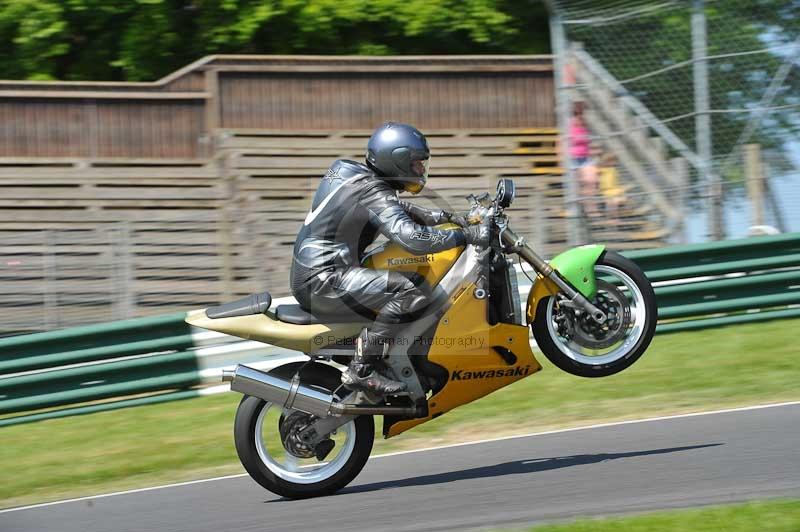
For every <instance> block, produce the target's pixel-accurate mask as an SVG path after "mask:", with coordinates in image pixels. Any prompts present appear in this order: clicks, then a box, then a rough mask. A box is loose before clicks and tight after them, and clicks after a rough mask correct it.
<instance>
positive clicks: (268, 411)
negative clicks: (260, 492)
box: [234, 364, 375, 499]
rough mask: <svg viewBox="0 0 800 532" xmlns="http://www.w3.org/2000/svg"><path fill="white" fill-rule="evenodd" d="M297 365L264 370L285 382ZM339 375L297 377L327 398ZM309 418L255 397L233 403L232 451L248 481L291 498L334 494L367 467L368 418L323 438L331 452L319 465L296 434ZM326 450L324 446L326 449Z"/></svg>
mask: <svg viewBox="0 0 800 532" xmlns="http://www.w3.org/2000/svg"><path fill="white" fill-rule="evenodd" d="M299 367H300V364H287V365H286V366H280V367H278V368H275V369H274V370H272V371H270V373H277V374H279V375H280V376H282V377H284V378H291V376H292V375H294V373H295V372H296V371H297V369H298V368H299ZM340 375H341V374H340V372H339V371H338V370H336V369H335V368H333V367H331V366H327V365H324V364H309V365H308V366H306V367H305V368H304V369H303V372H302V374H301V378H302V382H303V384H305V385H308V386H312V387H319V388H321V389H324V390H325V391H327V392H328V393H332V392H333V391H335V390H336V388H338V387H339V384H340V381H339V378H340ZM314 419H316V418H315V417H314V416H312V415H310V414H306V413H305V412H300V411H298V410H289V409H284V408H282V407H280V406H278V405H275V404H273V403H270V402H267V401H264V400H262V399H259V398H257V397H249V396H246V397H244V398H243V399H242V401H241V403H239V409H238V410H237V411H236V421H235V424H234V440H235V443H236V452H237V453H238V454H239V459H240V460H241V462H242V465H243V466H244V468H245V470H246V471H247V472H248V473H249V474H250V476H251V477H252V478H253V480H255V481H256V482H258V483H259V484H261V486H263V487H264V488H266V489H268V490H269V491H271V492H273V493H275V494H277V495H281V496H283V497H288V498H291V499H303V498H308V497H318V496H321V495H329V494H331V493H334V492H336V491H338V490H340V489H341V488H343V487H344V486H346V485H347V484H349V483H350V482H351V481H352V480H353V479H354V478H355V477H356V476H357V475H358V474H359V473H360V472H361V469H362V468H363V467H364V465H365V464H366V462H367V459H368V458H369V455H370V452H371V451H372V444H373V440H374V438H375V425H374V422H373V420H372V416H359V417H357V418H355V419H354V420H352V421H350V422H348V423H346V424H344V425H342V426H341V427H339V428H338V429H337V430H336V431H335V432H334V433H332V434H331V435H329V439H330V440H331V441H332V443H333V448H332V449H331V450H330V452H329V453H328V454H327V456H326V457H325V458H324V459H323V460H321V461H320V460H318V459H317V457H316V455H315V449H312V448H310V447H309V446H308V445H305V444H304V443H303V442H302V441H301V440H300V439H299V438H298V437H296V436H297V433H298V432H299V431H301V430H302V429H303V428H304V427H306V426H308V424H309V423H311V422H312V421H313V420H314ZM328 445H330V444H328Z"/></svg>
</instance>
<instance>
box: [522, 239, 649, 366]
mask: <svg viewBox="0 0 800 532" xmlns="http://www.w3.org/2000/svg"><path fill="white" fill-rule="evenodd" d="M595 275H596V276H597V278H598V294H597V295H596V296H595V298H594V301H593V303H594V304H595V305H598V306H600V305H599V304H600V303H602V304H603V305H605V306H606V307H607V310H608V311H610V312H607V313H608V314H609V316H610V317H612V318H613V319H614V320H616V322H615V323H616V325H617V326H618V329H617V330H616V331H609V330H602V327H598V326H596V325H595V324H594V323H593V322H590V321H588V320H589V319H590V318H588V317H580V316H576V315H575V314H574V313H573V311H571V310H570V309H568V308H565V307H561V306H559V304H558V301H557V299H556V298H554V297H547V298H542V299H541V300H540V301H539V304H538V306H537V308H536V317H535V319H534V321H533V323H532V324H531V328H532V329H533V336H534V338H535V339H536V343H537V344H538V345H539V349H541V350H542V353H544V355H545V356H546V357H547V358H548V359H549V360H550V362H552V363H553V364H555V365H556V366H557V367H558V368H560V369H562V370H564V371H566V372H568V373H571V374H573V375H577V376H579V377H606V376H608V375H613V374H615V373H619V372H620V371H622V370H624V369H626V368H628V367H630V366H631V365H632V364H633V363H634V362H636V361H637V360H638V359H639V357H641V356H642V354H644V352H645V350H646V349H647V347H648V346H649V345H650V341H651V340H652V339H653V335H654V334H655V329H656V321H657V319H658V306H657V304H656V296H655V293H654V292H653V287H652V285H651V284H650V281H649V280H648V279H647V277H646V276H645V274H644V272H642V270H641V268H639V266H637V265H636V263H634V262H633V261H631V260H630V259H627V258H625V257H623V256H622V255H620V254H619V253H616V252H614V251H608V250H607V251H604V252H603V254H602V255H600V258H599V259H598V260H597V263H596V264H595ZM603 279H609V281H604V280H603ZM606 329H610V327H606ZM603 334H606V335H607V336H608V338H606V339H604V338H603ZM614 335H619V339H616V337H615V336H614ZM606 340H607V341H606ZM613 340H617V343H611V344H610V345H605V344H606V343H610V342H611V341H613Z"/></svg>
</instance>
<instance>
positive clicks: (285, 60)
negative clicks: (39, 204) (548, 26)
mask: <svg viewBox="0 0 800 532" xmlns="http://www.w3.org/2000/svg"><path fill="white" fill-rule="evenodd" d="M552 74H553V73H552V60H551V57H550V56H431V57H413V56H398V57H363V56H257V55H253V56H235V55H227V56H226V55H219V56H209V57H206V58H203V59H201V60H199V61H197V62H195V63H193V64H191V65H189V66H187V67H185V68H183V69H181V70H178V71H176V72H174V73H172V74H170V75H169V76H166V77H165V78H163V79H161V80H159V81H157V82H152V83H109V82H21V81H0V157H83V158H91V159H97V158H108V157H127V158H130V157H145V158H167V159H169V158H177V157H180V158H206V157H210V156H213V155H214V153H215V147H214V145H213V140H214V139H213V136H214V131H215V130H216V129H217V128H263V129H270V130H281V131H284V132H285V131H293V130H299V129H303V130H307V129H315V130H323V131H328V130H340V129H342V130H347V129H372V128H374V127H375V126H376V125H378V124H380V123H382V122H384V121H386V120H390V119H391V120H397V121H405V122H410V123H413V124H415V125H416V126H417V127H419V128H421V129H423V130H428V129H436V128H439V129H455V128H476V127H483V128H519V127H552V126H553V125H554V124H555V117H554V115H553V101H554V98H553V79H552V78H553V75H552Z"/></svg>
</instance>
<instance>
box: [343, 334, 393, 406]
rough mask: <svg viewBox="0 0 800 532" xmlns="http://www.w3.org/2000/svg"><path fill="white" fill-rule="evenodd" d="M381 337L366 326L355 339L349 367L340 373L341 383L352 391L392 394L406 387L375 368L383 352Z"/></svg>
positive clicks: (383, 343) (384, 347)
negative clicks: (353, 352)
mask: <svg viewBox="0 0 800 532" xmlns="http://www.w3.org/2000/svg"><path fill="white" fill-rule="evenodd" d="M384 349H386V344H385V342H384V341H383V339H382V338H381V337H380V336H378V335H375V334H372V333H371V332H369V331H368V330H367V329H366V328H365V329H364V330H363V331H361V334H360V335H359V336H358V338H357V339H356V352H355V355H354V356H353V360H352V362H350V367H348V368H347V371H345V372H344V373H342V384H344V386H345V388H347V389H349V390H352V391H366V392H372V393H375V394H378V395H392V394H396V393H398V392H402V391H403V390H405V389H406V383H404V382H400V381H396V380H392V379H390V378H389V377H387V376H385V375H381V374H380V373H378V371H377V370H376V369H375V363H376V362H378V361H379V360H380V359H381V358H382V357H383V354H384Z"/></svg>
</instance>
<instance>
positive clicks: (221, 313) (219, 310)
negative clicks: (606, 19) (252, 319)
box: [206, 292, 272, 320]
mask: <svg viewBox="0 0 800 532" xmlns="http://www.w3.org/2000/svg"><path fill="white" fill-rule="evenodd" d="M271 304H272V296H271V295H270V294H269V292H261V293H260V294H253V295H251V296H247V297H243V298H242V299H237V300H236V301H232V302H230V303H225V304H223V305H217V306H216V307H208V308H207V309H206V316H208V317H209V318H211V319H212V320H215V319H218V318H233V317H235V316H250V315H252V314H263V313H265V312H266V311H268V310H269V306H270V305H271Z"/></svg>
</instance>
